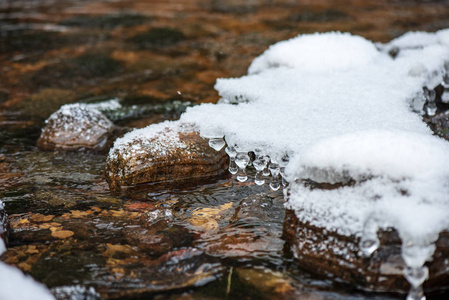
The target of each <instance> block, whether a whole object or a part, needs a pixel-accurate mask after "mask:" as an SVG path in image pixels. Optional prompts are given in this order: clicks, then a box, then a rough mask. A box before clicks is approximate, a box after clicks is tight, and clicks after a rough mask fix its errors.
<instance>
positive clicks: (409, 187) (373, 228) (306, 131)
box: [181, 30, 449, 298]
mask: <svg viewBox="0 0 449 300" xmlns="http://www.w3.org/2000/svg"><path fill="white" fill-rule="evenodd" d="M448 41H449V34H448V30H441V31H438V32H436V33H409V34H406V35H404V36H403V37H400V38H398V39H396V40H393V41H392V42H391V43H389V44H384V45H382V44H376V45H375V44H374V43H372V42H370V41H367V40H366V39H364V38H362V37H358V36H353V35H351V34H348V33H339V32H330V33H316V34H311V35H300V36H298V37H296V38H293V39H290V40H288V41H283V42H279V43H277V44H275V45H273V46H271V47H270V48H269V49H268V50H267V51H265V52H264V53H263V54H262V55H261V56H259V57H258V58H256V59H255V60H254V61H253V63H252V64H251V66H250V68H249V71H248V75H247V76H243V77H241V78H230V79H219V80H217V84H216V86H215V88H216V89H217V90H218V92H219V94H220V95H221V97H222V99H221V100H220V101H219V104H217V105H211V104H204V105H199V106H196V107H192V108H189V109H188V110H187V111H186V113H184V114H183V115H182V116H181V121H182V122H188V123H194V124H195V126H196V127H197V128H198V129H199V131H200V135H202V136H207V134H206V132H210V131H211V130H212V131H215V132H217V133H219V135H221V136H225V140H226V142H227V144H228V147H230V148H232V149H236V151H237V153H238V152H242V153H246V152H248V151H254V152H255V154H256V160H258V159H260V160H263V159H266V158H267V156H268V157H269V158H270V159H271V164H270V165H269V166H270V167H271V168H270V169H271V170H272V174H275V175H276V177H277V174H278V173H279V172H280V173H281V174H282V175H283V176H284V178H286V179H287V180H288V181H289V182H290V186H289V188H288V189H286V190H285V195H286V200H287V203H286V207H287V208H288V209H289V212H290V213H289V214H288V216H289V217H288V218H287V219H290V221H291V224H293V223H295V224H296V226H297V227H295V226H294V227H295V228H296V229H291V228H290V225H289V224H286V226H285V228H286V229H285V230H286V231H290V233H291V234H290V235H291V236H292V238H291V239H290V242H291V244H292V250H293V252H294V254H295V256H296V257H297V258H298V259H300V260H301V257H306V259H305V260H304V261H306V260H307V259H311V257H313V256H315V258H316V256H318V257H319V258H320V259H324V260H326V258H327V260H328V261H332V259H330V258H329V257H330V256H329V255H331V256H332V255H337V256H334V258H335V257H339V258H340V259H337V260H335V261H334V262H335V263H336V264H337V265H340V266H346V267H347V270H346V271H348V272H347V274H349V275H347V276H343V275H342V276H341V277H340V278H341V279H344V280H347V281H350V282H353V283H354V282H357V283H358V284H359V286H360V287H361V288H364V289H365V288H368V289H375V290H385V289H387V290H388V289H390V290H395V291H404V289H406V286H407V284H405V285H404V284H402V285H400V284H399V285H396V284H391V281H390V280H389V279H388V280H387V279H385V278H386V277H385V276H390V277H391V276H392V277H391V278H395V279H394V280H396V281H397V280H402V282H405V280H404V279H403V278H399V277H401V276H402V274H404V276H405V277H406V278H407V280H408V282H409V283H410V284H411V285H412V289H411V290H410V295H411V296H410V297H414V298H420V297H419V295H420V294H422V289H421V284H422V282H424V281H425V279H426V278H428V277H429V281H428V282H431V283H432V284H434V285H437V287H435V286H433V288H436V289H438V288H448V286H447V284H443V285H441V283H442V282H446V283H447V280H446V279H448V278H449V273H448V272H447V270H448V268H447V267H448V266H447V263H448V262H447V261H442V260H441V259H437V257H440V258H441V257H444V256H445V255H446V256H447V251H446V250H444V249H445V248H444V247H446V246H444V245H443V248H439V247H436V246H435V245H437V246H438V245H440V246H441V245H442V244H441V238H440V239H439V234H440V233H441V234H445V233H444V232H447V230H448V229H449V222H448V220H449V197H448V196H447V195H449V193H448V192H449V185H448V184H447V182H449V181H448V179H449V151H448V150H449V146H448V144H447V142H445V141H442V140H440V139H439V138H437V137H435V136H433V135H432V131H431V130H430V129H429V128H428V127H427V125H426V124H425V123H424V122H423V121H422V119H421V116H419V115H418V114H416V113H415V112H413V110H412V109H411V104H412V99H413V98H415V97H416V95H418V96H419V95H421V97H422V87H423V86H426V85H427V86H428V87H429V88H430V89H433V88H434V87H435V85H436V84H438V83H439V81H441V78H442V75H443V69H444V66H445V65H446V66H447V65H448V61H449V43H448ZM393 48H396V50H397V52H396V55H394V57H393V55H391V49H393ZM415 110H416V108H415ZM229 153H233V152H232V151H230V152H229ZM237 157H238V154H237ZM242 166H243V168H244V167H245V165H244V164H242ZM283 168H285V169H283ZM274 180H277V179H276V178H273V181H274ZM290 217H291V218H290ZM286 222H287V221H286ZM298 226H299V227H298ZM301 226H304V228H306V229H307V228H308V229H309V230H311V232H309V233H304V234H302V235H301V234H300V232H299V231H301V230H300V229H298V228H300V227H301ZM306 229H304V230H306ZM292 230H293V231H292ZM295 230H296V231H295ZM318 231H320V232H323V237H322V239H321V241H322V242H316V241H317V237H318V236H319V235H316V233H317V232H318ZM295 232H296V233H295ZM391 232H394V234H390V235H388V234H387V233H391ZM287 235H288V234H287ZM386 235H387V236H389V238H385V236H386ZM330 236H331V237H332V238H333V239H335V241H338V242H339V243H340V246H339V247H336V248H335V249H334V250H335V251H334V252H332V251H324V252H320V251H317V248H314V247H315V246H319V245H317V244H318V243H321V245H320V247H327V246H328V247H331V248H332V246H331V245H332V243H329V244H325V243H324V244H323V240H327V238H329V237H330ZM395 237H396V238H395ZM309 239H310V240H309ZM398 239H399V240H398ZM318 240H320V239H318ZM398 242H399V246H398ZM304 243H309V244H311V245H314V247H309V248H308V249H309V250H308V251H305V250H304V249H305V248H303V247H302V246H301V245H304ZM401 243H402V246H401ZM385 244H389V245H395V246H394V247H392V248H391V247H390V248H389V249H390V250H391V251H390V250H389V252H388V253H389V255H387V254H388V253H387V254H385V253H383V252H382V251H383V249H384V248H382V247H383V246H385ZM443 244H444V243H443ZM351 245H352V246H351ZM337 248H338V249H339V250H338V251H337ZM442 249H443V250H442ZM303 250H304V251H303ZM314 251H315V253H314ZM442 251H443V252H442ZM444 251H446V252H444ZM381 252H382V253H383V254H382V255H383V256H379V255H381V254H380V253H381ZM320 253H321V256H320ZM373 253H374V254H373ZM394 253H395V255H396V256H395V255H393V254H394ZM433 254H435V255H434V257H433V258H434V259H435V260H434V262H433V263H432V264H429V263H428V261H430V260H431V259H432V255H433ZM364 256H366V257H371V262H372V263H371V264H369V266H370V267H369V266H368V265H367V264H366V263H365V264H364V263H362V262H363V261H365V262H366V259H365V258H364ZM351 257H352V259H350V258H351ZM379 257H384V258H385V257H398V259H396V260H394V261H395V264H394V266H395V267H392V264H382V263H380V259H379ZM376 259H377V262H376V263H373V261H376ZM315 261H319V259H318V260H315ZM301 262H303V261H301ZM424 264H427V265H426V266H424ZM427 266H428V267H429V268H430V275H429V276H428V272H429V269H428V267H427ZM315 267H316V266H310V269H314V268H315ZM368 267H369V268H371V269H370V270H371V271H370V272H364V271H363V268H365V269H366V268H368ZM392 270H393V271H392ZM340 271H341V269H340ZM326 272H327V273H329V274H333V275H335V276H337V277H339V274H344V273H345V272H340V273H338V272H337V271H335V270H330V269H328V270H327V271H326ZM357 274H358V275H357ZM373 274H377V276H375V279H372V278H373V277H372V275H373ZM384 275H385V276H384ZM368 277H369V278H370V279H369V280H368V279H367V278H368ZM363 278H365V283H363V282H364V280H362V279H363ZM389 283H390V284H389ZM438 285H440V287H438Z"/></svg>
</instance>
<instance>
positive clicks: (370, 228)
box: [359, 215, 380, 257]
mask: <svg viewBox="0 0 449 300" xmlns="http://www.w3.org/2000/svg"><path fill="white" fill-rule="evenodd" d="M378 229H379V220H378V219H377V218H376V217H374V216H373V215H371V216H369V217H368V218H367V220H366V221H365V224H364V226H363V235H362V237H361V239H360V244H359V247H360V250H361V251H362V254H363V255H364V256H365V257H370V256H371V255H372V254H373V253H374V252H375V251H376V250H377V249H378V248H379V246H380V241H379V238H378V237H377V230H378Z"/></svg>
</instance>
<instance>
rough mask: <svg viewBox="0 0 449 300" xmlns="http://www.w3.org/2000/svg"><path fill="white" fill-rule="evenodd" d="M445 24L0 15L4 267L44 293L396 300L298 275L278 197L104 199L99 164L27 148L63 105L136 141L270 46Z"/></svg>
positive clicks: (227, 3)
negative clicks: (84, 109)
mask: <svg viewBox="0 0 449 300" xmlns="http://www.w3.org/2000/svg"><path fill="white" fill-rule="evenodd" d="M448 14H449V5H447V3H445V1H393V2H391V1H349V0H348V1H345V2H344V3H337V4H336V3H335V2H333V1H316V2H313V3H312V2H310V3H309V2H307V3H305V2H304V3H303V1H289V0H277V1H263V0H258V1H247V2H241V1H232V0H224V1H189V0H184V1H183V0H177V1H145V0H133V1H120V0H119V1H116V0H114V1H112V0H111V1H87V0H86V1H71V0H64V1H61V0H58V1H54V0H21V1H18V0H9V1H0V167H1V169H0V200H1V201H3V202H4V203H5V206H6V211H7V212H8V214H9V216H10V217H9V219H10V222H11V231H10V238H9V248H8V251H7V252H6V253H5V254H3V256H2V260H3V261H5V262H7V263H10V264H13V265H16V266H18V267H19V268H20V269H22V270H23V271H25V272H27V273H29V274H31V275H32V276H33V277H34V278H35V279H36V280H38V281H41V282H43V283H45V284H46V285H47V286H48V287H49V288H56V287H61V286H73V285H82V286H92V287H94V288H95V289H96V290H97V291H98V292H99V293H100V294H101V295H102V297H104V298H112V299H233V298H234V299H323V300H324V299H390V297H392V299H398V298H404V295H400V296H399V297H398V295H385V294H369V293H364V292H361V291H357V290H354V289H353V288H352V287H350V286H347V285H345V284H343V283H341V282H338V281H337V280H332V279H331V278H329V277H327V276H325V275H324V274H311V273H310V272H306V271H304V270H303V269H301V266H300V265H298V263H296V262H295V261H294V260H293V259H292V254H291V253H290V252H289V250H288V246H287V245H286V244H285V241H284V239H283V237H282V226H283V220H284V208H283V200H282V192H280V191H279V192H271V191H270V190H269V189H268V188H267V187H259V186H255V185H254V184H252V183H249V184H246V183H245V184H241V183H238V182H237V181H235V179H234V178H232V177H231V176H230V175H228V176H225V177H222V178H217V179H216V180H214V181H209V182H204V183H203V184H200V185H195V186H173V185H172V186H170V185H168V186H167V185H166V186H150V185H149V186H146V187H141V188H139V189H129V190H126V191H123V192H122V193H121V194H114V193H111V192H110V191H109V188H108V186H107V183H106V181H105V179H104V176H103V170H104V166H105V162H106V157H107V154H98V153H83V152H79V153H78V152H71V153H59V152H44V151H41V150H39V149H37V148H36V141H37V139H38V137H39V135H40V132H41V128H42V127H43V126H44V120H45V119H46V118H47V117H48V116H49V115H50V114H51V113H52V112H54V111H56V110H57V109H58V108H59V107H60V106H61V105H63V104H67V103H73V102H79V101H82V102H95V101H102V100H107V99H112V98H118V99H120V100H121V101H122V104H125V109H123V110H121V111H115V112H109V117H110V118H111V119H112V120H113V121H114V122H115V124H116V125H119V126H124V127H127V128H139V127H144V126H147V125H148V124H152V123H157V122H160V121H163V120H167V119H176V118H177V117H179V115H180V113H181V112H182V111H183V110H184V109H185V108H186V106H189V105H195V104H198V103H203V102H216V101H217V100H218V95H217V94H216V92H215V91H214V88H213V86H214V83H215V80H216V78H219V77H239V76H242V75H244V74H245V73H246V70H247V67H248V66H249V63H250V62H251V61H252V60H253V59H254V57H256V56H257V55H259V54H260V53H262V52H263V51H264V50H265V49H266V48H267V47H268V46H269V45H271V44H273V43H275V42H277V41H280V40H284V39H288V38H291V37H293V36H296V35H297V34H299V33H310V32H315V31H329V30H340V31H350V32H352V33H354V34H360V35H362V36H364V37H366V38H369V39H372V40H374V41H379V42H386V41H389V40H391V39H393V38H395V37H397V36H399V35H401V34H403V33H404V32H407V31H409V30H429V31H430V30H438V29H441V28H446V27H449V19H448V18H447V16H448ZM250 175H251V174H250ZM53 291H54V292H55V294H57V293H56V290H55V289H53ZM58 297H59V298H60V299H67V297H66V296H64V295H61V294H58ZM83 298H85V299H88V298H86V297H80V299H83Z"/></svg>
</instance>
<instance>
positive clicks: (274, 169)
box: [268, 163, 281, 191]
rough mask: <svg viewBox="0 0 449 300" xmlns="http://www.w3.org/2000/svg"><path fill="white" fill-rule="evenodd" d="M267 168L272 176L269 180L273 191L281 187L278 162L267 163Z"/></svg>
mask: <svg viewBox="0 0 449 300" xmlns="http://www.w3.org/2000/svg"><path fill="white" fill-rule="evenodd" d="M268 169H269V170H270V172H271V177H272V178H271V182H270V188H271V189H272V190H273V191H277V190H279V188H280V187H281V183H280V180H279V171H280V168H279V164H276V163H271V164H269V166H268Z"/></svg>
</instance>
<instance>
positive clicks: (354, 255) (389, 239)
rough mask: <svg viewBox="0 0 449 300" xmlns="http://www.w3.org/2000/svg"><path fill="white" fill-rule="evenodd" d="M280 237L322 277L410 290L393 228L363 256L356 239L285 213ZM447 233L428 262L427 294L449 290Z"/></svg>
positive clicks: (369, 286)
mask: <svg viewBox="0 0 449 300" xmlns="http://www.w3.org/2000/svg"><path fill="white" fill-rule="evenodd" d="M283 236H284V237H285V239H286V241H287V242H288V244H289V247H290V250H291V251H292V253H293V255H294V257H295V259H297V260H298V263H299V264H300V265H301V266H302V267H303V268H306V269H308V270H310V271H311V272H314V273H316V274H325V275H326V276H328V277H330V278H334V279H338V280H341V281H343V282H346V283H348V284H351V285H355V286H357V287H358V288H360V289H363V290H369V291H382V292H390V293H402V294H406V293H407V292H408V290H409V288H410V286H409V283H408V282H407V281H406V280H405V279H404V276H403V270H404V268H405V267H406V265H405V262H404V260H403V259H402V257H401V240H400V238H399V236H398V234H397V232H396V231H395V230H393V229H389V230H387V231H383V230H381V231H379V232H378V236H379V240H380V246H379V248H378V249H377V250H376V251H375V252H374V253H373V254H372V255H371V256H370V257H365V256H363V254H362V252H361V250H360V247H359V243H360V239H359V238H356V237H347V236H342V235H339V234H337V233H335V232H331V231H328V230H326V229H323V228H318V227H315V226H311V225H310V224H307V223H302V222H300V221H299V219H298V218H297V216H296V214H295V212H294V211H292V210H287V212H286V216H285V220H284V230H283ZM447 242H448V232H446V231H444V232H442V233H440V237H439V239H438V241H437V243H436V245H437V248H436V250H435V254H434V256H433V257H434V258H433V260H432V261H430V262H427V263H426V266H428V267H429V270H430V271H429V278H428V280H427V281H425V283H424V289H425V291H427V294H429V293H431V292H434V293H444V292H445V291H446V292H447V290H448V289H449V286H448V285H447V282H449V281H448V279H449V272H448V261H447V259H446V258H447V256H448V246H449V244H448V243H447Z"/></svg>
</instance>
